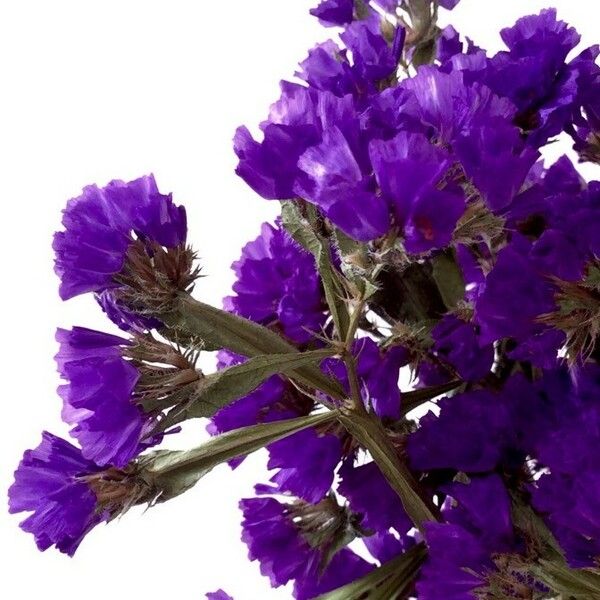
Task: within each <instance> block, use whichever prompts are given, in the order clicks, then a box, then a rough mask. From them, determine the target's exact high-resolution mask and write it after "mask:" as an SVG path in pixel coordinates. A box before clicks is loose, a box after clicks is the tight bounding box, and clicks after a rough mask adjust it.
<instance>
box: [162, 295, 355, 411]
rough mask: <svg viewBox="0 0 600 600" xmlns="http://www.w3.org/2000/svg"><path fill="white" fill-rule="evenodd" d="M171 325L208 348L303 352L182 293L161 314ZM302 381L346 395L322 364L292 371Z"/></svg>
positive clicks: (335, 395) (244, 353)
mask: <svg viewBox="0 0 600 600" xmlns="http://www.w3.org/2000/svg"><path fill="white" fill-rule="evenodd" d="M161 320H162V321H163V323H165V325H166V326H167V327H170V328H172V329H173V330H175V333H176V334H177V332H183V334H184V335H188V336H193V337H194V338H200V339H201V340H203V342H204V348H205V349H207V350H218V349H221V348H228V349H229V350H232V351H233V352H236V353H237V354H241V355H242V356H247V357H249V358H251V357H255V356H261V355H265V354H296V355H299V354H300V353H299V352H298V350H297V349H296V348H295V347H294V346H292V345H291V344H290V343H289V342H287V341H286V340H284V339H283V338H282V337H281V336H280V335H278V334H277V333H275V332H274V331H271V330H270V329H268V328H267V327H264V326H263V325H259V324H258V323H254V322H253V321H250V320H249V319H244V318H243V317H240V316H238V315H234V314H232V313H229V312H227V311H224V310H221V309H219V308H215V307H214V306H210V305H209V304H204V302H200V301H198V300H195V299H194V298H192V297H191V296H189V295H188V294H181V295H180V296H179V297H178V298H177V301H176V302H175V303H174V306H173V308H172V310H171V311H170V312H169V313H167V314H165V315H161ZM289 375H290V377H292V378H293V379H295V380H296V381H298V382H299V383H301V384H304V385H307V386H309V387H311V388H315V389H318V390H321V391H323V392H325V393H326V394H327V395H328V396H331V397H332V398H336V399H338V400H339V399H342V398H343V397H344V391H343V389H342V387H341V386H340V385H339V383H338V382H337V381H334V380H333V379H331V378H329V377H327V376H326V375H324V374H323V373H322V372H321V370H320V369H319V367H318V366H315V365H310V364H309V365H305V366H301V367H298V369H297V370H296V369H295V370H293V371H292V372H291V373H289Z"/></svg>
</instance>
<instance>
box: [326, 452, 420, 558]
mask: <svg viewBox="0 0 600 600" xmlns="http://www.w3.org/2000/svg"><path fill="white" fill-rule="evenodd" d="M353 462H354V461H353V460H347V461H346V462H345V463H344V465H343V466H342V468H341V469H340V472H339V474H340V478H341V481H340V483H339V485H338V487H337V491H338V493H340V494H341V495H342V496H343V497H344V498H346V500H347V501H348V506H349V507H350V510H351V511H352V512H353V513H356V514H358V515H361V517H362V520H361V526H362V527H364V528H365V529H367V530H369V531H372V532H375V533H377V534H382V535H387V534H388V532H389V530H390V529H394V530H395V531H396V532H397V533H399V534H400V535H404V534H406V533H408V531H409V530H410V529H412V522H411V520H410V519H409V517H408V516H407V514H406V512H405V511H404V508H403V506H402V502H401V501H400V498H399V497H398V494H396V492H395V491H394V490H393V489H392V488H391V487H390V485H389V483H388V482H387V481H386V479H385V477H384V476H383V475H382V473H381V470H380V469H379V467H378V466H377V464H376V463H374V462H370V463H366V464H363V465H358V466H357V465H354V464H353ZM369 539H370V538H365V540H364V541H365V543H368V540H369ZM379 541H380V542H381V543H384V544H385V543H386V538H383V539H381V540H379ZM387 543H388V544H389V540H387ZM393 546H394V547H396V544H393ZM378 558H379V557H378Z"/></svg>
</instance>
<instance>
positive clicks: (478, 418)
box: [408, 376, 539, 473]
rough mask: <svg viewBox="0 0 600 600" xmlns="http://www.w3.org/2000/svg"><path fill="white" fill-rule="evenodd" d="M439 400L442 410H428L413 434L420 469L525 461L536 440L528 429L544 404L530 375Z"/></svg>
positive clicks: (411, 449)
mask: <svg viewBox="0 0 600 600" xmlns="http://www.w3.org/2000/svg"><path fill="white" fill-rule="evenodd" d="M439 406H440V408H441V410H440V414H439V416H435V415H434V413H433V412H429V413H428V414H427V415H425V416H424V417H423V418H422V419H421V422H420V427H419V429H418V430H417V431H415V432H414V433H412V434H411V435H410V436H409V440H408V455H409V457H410V462H411V465H412V466H413V467H414V468H415V469H418V470H423V471H429V470H435V469H455V470H456V471H463V472H466V473H485V472H488V471H493V470H494V469H495V468H496V467H498V466H503V467H504V468H506V469H518V468H519V467H520V465H521V464H522V462H523V460H524V459H525V457H526V455H527V451H528V449H529V447H530V445H531V444H532V443H533V440H528V439H527V438H526V435H525V433H529V427H528V424H529V423H530V417H531V416H532V415H533V414H535V410H536V409H537V408H539V403H538V395H537V392H536V390H535V388H534V387H533V386H532V385H531V384H530V383H529V382H527V381H526V380H525V378H523V377H520V376H514V377H512V378H511V379H510V380H509V381H508V382H507V383H506V385H505V387H504V389H503V390H502V391H501V392H499V393H498V392H496V393H494V392H492V391H488V390H476V391H470V392H465V393H463V394H457V395H455V396H453V397H451V398H446V399H444V400H442V401H440V402H439Z"/></svg>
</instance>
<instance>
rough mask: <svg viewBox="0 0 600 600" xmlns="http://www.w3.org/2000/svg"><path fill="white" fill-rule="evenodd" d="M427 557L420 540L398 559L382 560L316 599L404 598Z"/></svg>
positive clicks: (390, 599)
mask: <svg viewBox="0 0 600 600" xmlns="http://www.w3.org/2000/svg"><path fill="white" fill-rule="evenodd" d="M426 557H427V548H426V547H425V544H423V543H420V544H417V545H416V546H413V547H412V548H411V549H410V550H408V551H407V552H405V553H404V554H401V555H400V556H398V557H397V558H393V559H392V560H390V561H388V562H386V563H384V564H383V565H382V566H381V567H379V568H378V569H375V570H374V571H371V572H370V573H369V574H368V575H365V576H364V577H361V578H360V579H357V580H356V581H353V582H352V583H349V584H348V585H345V586H343V587H341V588H338V589H337V590H333V591H332V592H328V593H327V594H323V595H321V596H319V597H318V598H317V599H316V600H397V599H400V598H404V597H405V595H406V594H407V593H408V591H409V590H410V588H411V586H412V584H413V582H414V580H415V579H416V577H417V574H418V572H419V568H420V567H421V565H422V564H423V562H424V561H425V558H426Z"/></svg>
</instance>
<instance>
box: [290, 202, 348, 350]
mask: <svg viewBox="0 0 600 600" xmlns="http://www.w3.org/2000/svg"><path fill="white" fill-rule="evenodd" d="M307 210H308V213H309V215H312V222H308V221H307V220H306V219H304V218H303V217H302V215H301V214H300V211H299V210H298V206H297V204H296V203H295V202H282V207H281V219H282V221H283V225H284V227H285V228H286V230H287V231H288V232H289V234H290V235H291V236H292V237H293V238H294V239H295V240H296V241H297V242H298V243H299V244H300V245H301V246H303V247H304V248H306V250H308V251H309V252H310V253H311V254H312V255H313V256H314V257H315V262H316V264H317V269H318V270H319V274H320V275H321V281H322V283H323V289H324V290H325V299H326V300H327V305H328V306H329V310H330V311H331V316H332V318H333V322H334V324H335V327H336V330H337V331H338V333H339V335H340V339H342V340H343V339H345V337H346V332H347V331H348V326H349V322H350V319H349V316H348V310H347V309H346V304H345V302H344V300H343V297H344V294H345V293H344V288H343V286H342V284H341V282H340V281H339V277H338V274H337V271H336V269H335V268H334V266H333V265H332V263H331V247H330V245H329V242H328V241H327V240H326V239H325V238H324V237H323V236H320V235H319V234H318V233H317V232H316V228H315V222H316V213H315V210H314V207H312V206H310V205H307Z"/></svg>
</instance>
